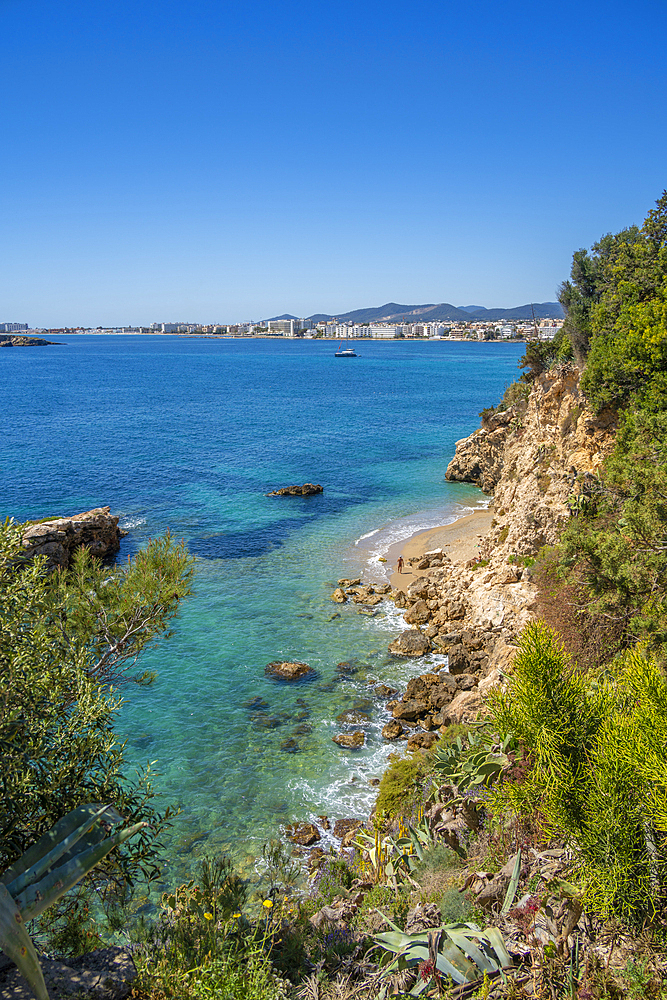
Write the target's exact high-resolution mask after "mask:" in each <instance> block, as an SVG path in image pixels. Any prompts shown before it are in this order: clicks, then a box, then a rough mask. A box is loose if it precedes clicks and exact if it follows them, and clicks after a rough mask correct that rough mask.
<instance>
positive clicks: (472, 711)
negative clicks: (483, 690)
mask: <svg viewBox="0 0 667 1000" xmlns="http://www.w3.org/2000/svg"><path fill="white" fill-rule="evenodd" d="M481 707H482V699H481V697H480V694H479V691H478V690H477V689H476V688H475V689H474V690H472V691H460V692H459V693H458V694H457V695H456V697H455V698H454V699H453V700H452V701H451V702H450V704H449V705H448V706H447V709H446V711H447V715H448V716H449V719H450V725H451V724H452V723H456V724H461V723H464V722H474V721H475V719H476V717H477V713H478V712H479V710H480V708H481Z"/></svg>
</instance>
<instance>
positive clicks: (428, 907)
mask: <svg viewBox="0 0 667 1000" xmlns="http://www.w3.org/2000/svg"><path fill="white" fill-rule="evenodd" d="M441 923H442V916H441V913H440V910H439V909H438V907H437V906H436V904H435V903H417V905H416V906H413V907H412V909H410V910H408V916H407V920H406V923H405V933H406V934H416V933H417V931H426V930H429V929H430V928H431V927H440V925H441Z"/></svg>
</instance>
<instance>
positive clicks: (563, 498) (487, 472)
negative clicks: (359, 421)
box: [446, 364, 616, 562]
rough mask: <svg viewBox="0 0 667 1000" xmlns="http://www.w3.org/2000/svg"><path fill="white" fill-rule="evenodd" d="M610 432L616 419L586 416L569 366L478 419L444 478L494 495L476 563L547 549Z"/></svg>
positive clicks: (604, 450) (602, 452) (588, 411)
mask: <svg viewBox="0 0 667 1000" xmlns="http://www.w3.org/2000/svg"><path fill="white" fill-rule="evenodd" d="M615 432H616V416H615V414H613V413H612V412H611V411H608V410H607V411H603V412H602V413H601V414H597V415H596V414H595V413H593V411H592V410H591V409H590V408H589V407H588V406H587V404H586V400H585V398H584V396H583V393H582V392H581V390H580V389H579V371H578V369H577V368H575V367H574V366H573V365H570V364H566V365H561V366H560V367H559V368H558V369H556V370H551V371H549V372H547V373H545V374H544V375H541V376H539V377H538V378H537V379H535V381H534V382H533V383H532V386H531V387H530V390H528V386H526V395H525V396H524V398H522V399H519V400H518V401H517V402H515V403H514V404H513V405H512V406H510V407H508V409H506V410H503V411H501V412H498V411H493V412H491V413H490V415H485V417H484V419H483V426H482V428H481V429H480V430H477V431H475V433H474V434H471V435H470V437H467V438H464V439H463V440H461V441H458V442H457V444H456V453H455V455H454V458H453V459H452V461H451V462H450V463H449V466H448V468H447V472H446V478H447V479H448V480H449V481H450V482H465V483H474V484H475V485H476V486H479V487H480V488H481V489H482V490H483V491H484V492H485V493H493V496H494V510H495V515H496V517H495V520H496V523H495V525H494V526H493V528H492V529H491V531H490V532H489V533H488V534H487V535H486V537H485V538H484V540H483V542H482V546H481V547H480V551H481V554H482V556H483V557H484V558H489V559H491V560H492V561H493V562H496V561H498V560H502V561H506V559H507V557H508V556H509V555H512V554H513V555H515V556H518V557H521V556H533V555H534V554H535V553H536V552H537V551H538V550H539V549H540V548H541V547H542V546H543V545H553V544H554V543H555V542H556V541H557V539H558V536H559V534H560V531H561V528H562V526H563V525H564V523H565V522H566V521H567V520H568V518H569V517H570V511H571V507H570V504H569V503H568V501H569V500H570V499H571V497H572V496H573V494H576V492H577V490H578V489H579V482H580V479H579V477H580V476H582V475H583V476H584V477H585V476H591V475H595V473H596V472H597V471H598V470H599V468H600V465H601V464H602V461H603V459H604V458H605V456H606V455H607V454H608V453H609V451H610V449H611V447H612V445H613V442H614V436H615Z"/></svg>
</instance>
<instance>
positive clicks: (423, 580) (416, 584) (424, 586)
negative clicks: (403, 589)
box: [408, 576, 431, 598]
mask: <svg viewBox="0 0 667 1000" xmlns="http://www.w3.org/2000/svg"><path fill="white" fill-rule="evenodd" d="M430 586H431V581H430V580H429V579H428V577H426V576H418V577H417V579H416V580H413V581H412V583H411V584H410V585H409V586H408V597H421V598H425V597H428V591H429V587H430Z"/></svg>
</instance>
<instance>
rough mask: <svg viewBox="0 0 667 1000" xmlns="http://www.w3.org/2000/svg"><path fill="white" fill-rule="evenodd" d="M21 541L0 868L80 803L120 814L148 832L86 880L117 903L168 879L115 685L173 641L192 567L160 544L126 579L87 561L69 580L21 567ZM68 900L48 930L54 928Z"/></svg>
mask: <svg viewBox="0 0 667 1000" xmlns="http://www.w3.org/2000/svg"><path fill="white" fill-rule="evenodd" d="M22 533H23V529H22V526H21V525H17V524H14V523H13V522H10V521H6V522H5V523H4V525H2V526H0V674H1V675H2V698H1V699H0V746H1V747H2V783H0V868H4V867H7V866H8V865H11V864H12V863H13V862H14V861H15V860H16V859H17V858H18V857H19V856H20V855H21V854H22V853H23V852H24V851H26V850H27V849H28V848H30V846H31V844H33V843H34V842H35V841H36V840H37V839H39V837H40V836H41V835H42V834H43V833H44V832H45V831H47V830H48V829H49V828H50V827H52V826H53V825H54V824H55V823H56V822H58V821H59V820H60V817H62V816H64V815H65V814H67V813H69V812H71V811H72V810H73V809H76V808H77V807H78V806H79V805H80V804H81V803H82V802H87V801H90V800H93V801H98V802H113V803H114V804H115V806H116V807H117V809H118V810H119V811H120V813H122V815H124V816H127V817H128V819H129V820H131V821H133V822H142V821H143V822H145V823H146V824H147V825H144V826H142V828H141V830H140V832H139V834H138V835H137V837H136V838H133V840H132V842H131V843H130V844H129V845H128V847H127V849H126V850H124V851H123V852H122V853H120V852H117V851H116V852H113V853H112V854H110V855H108V856H107V857H106V858H105V859H104V860H103V861H102V862H101V864H100V865H99V866H98V867H97V868H96V870H95V876H94V879H91V878H90V877H88V878H87V880H86V884H88V885H94V888H95V891H96V892H97V893H98V894H99V895H101V896H102V897H103V898H104V897H105V896H111V897H113V898H114V899H118V897H119V894H122V893H123V892H124V891H125V889H126V888H127V887H128V886H130V885H131V884H132V883H133V882H134V881H135V880H136V879H138V878H140V877H147V878H150V877H152V876H154V875H155V874H157V873H158V872H160V871H161V865H160V862H159V859H158V844H157V840H156V837H157V835H158V834H159V832H160V830H161V829H162V828H163V827H164V824H165V823H166V822H168V819H169V811H168V810H167V811H166V812H163V813H160V812H158V811H157V810H156V809H155V808H154V803H153V798H154V793H153V789H152V784H151V779H152V775H151V773H150V767H147V768H146V769H144V770H141V771H139V773H137V775H136V777H135V778H134V779H133V780H129V779H128V776H127V774H126V768H125V762H124V753H123V750H124V748H123V744H122V743H120V742H119V741H118V740H117V739H116V736H115V734H114V728H113V727H114V721H115V718H116V715H117V712H118V710H119V708H120V705H121V699H120V697H119V695H118V694H117V692H116V690H114V689H113V688H112V687H111V686H110V685H111V683H112V682H115V683H118V682H119V681H120V680H121V679H122V678H123V676H127V671H128V670H131V669H132V668H133V666H134V663H135V661H136V658H137V656H139V655H140V653H141V651H142V649H143V648H144V647H145V646H146V645H147V644H150V643H151V642H154V641H155V639H156V638H157V637H158V636H160V635H163V634H165V633H166V632H167V629H168V625H169V622H170V620H171V619H172V618H173V616H174V614H175V613H176V611H177V608H178V605H179V602H180V599H181V597H183V596H184V595H185V594H187V593H188V591H189V589H190V579H191V560H190V558H189V557H188V555H187V553H186V551H185V549H184V548H183V546H182V545H174V543H173V542H172V541H171V539H170V538H169V537H168V536H165V537H164V538H161V539H157V540H155V541H153V542H151V543H150V544H149V546H148V547H147V549H146V550H144V551H143V552H141V553H139V554H137V556H135V558H134V559H133V560H131V561H130V562H128V564H127V565H126V566H125V567H123V568H122V569H121V568H119V569H113V568H109V567H108V566H107V567H102V566H100V565H99V564H98V563H97V562H96V561H95V560H93V559H91V557H90V555H89V553H88V552H87V551H85V550H80V551H79V553H78V554H77V556H76V558H75V562H74V566H73V567H72V569H71V570H68V571H57V572H54V573H48V572H47V570H46V567H45V563H44V560H43V559H35V560H32V561H28V562H26V561H25V558H24V550H23V547H22ZM68 899H69V897H64V898H63V899H62V900H60V901H59V902H58V903H57V904H56V906H55V907H54V908H52V910H50V911H49V912H48V913H47V914H45V917H44V918H43V920H45V921H47V922H53V921H54V920H55V921H58V920H59V919H60V916H61V914H62V908H63V907H65V908H67V906H68V905H69V904H68Z"/></svg>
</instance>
